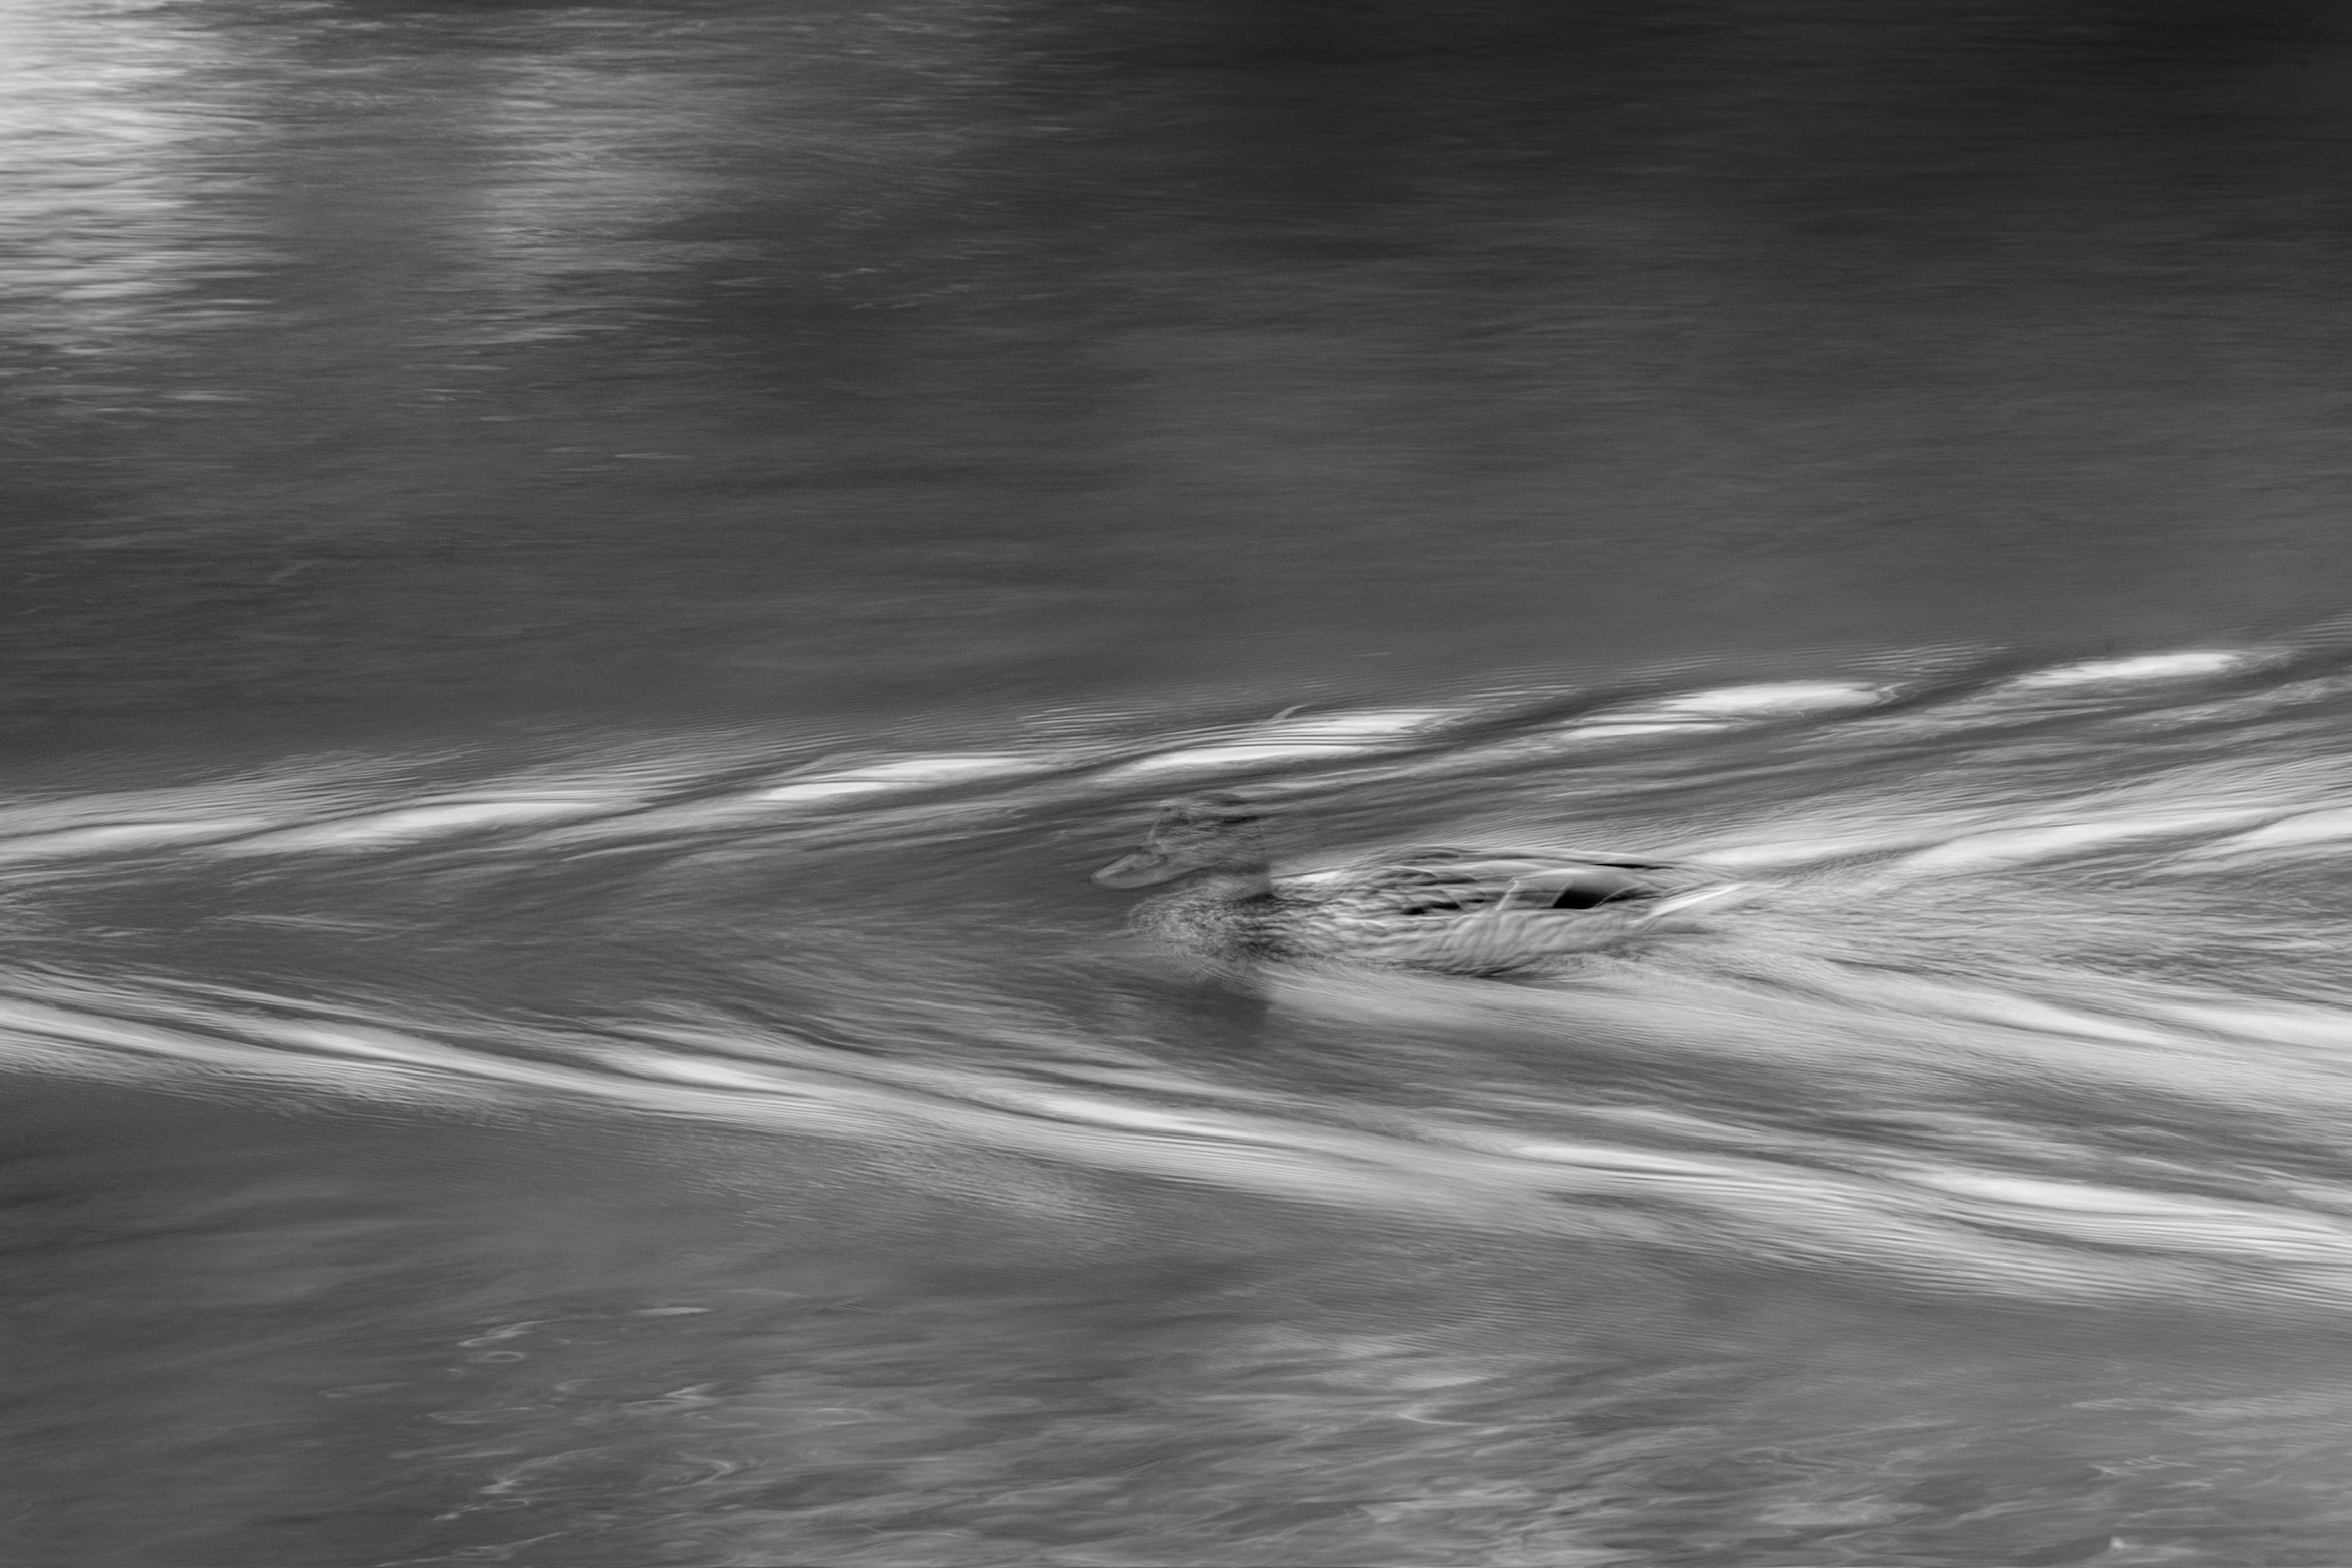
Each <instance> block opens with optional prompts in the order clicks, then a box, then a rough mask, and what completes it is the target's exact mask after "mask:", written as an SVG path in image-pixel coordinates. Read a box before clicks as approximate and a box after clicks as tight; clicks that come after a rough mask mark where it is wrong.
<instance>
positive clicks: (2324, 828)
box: [2197, 806, 2352, 855]
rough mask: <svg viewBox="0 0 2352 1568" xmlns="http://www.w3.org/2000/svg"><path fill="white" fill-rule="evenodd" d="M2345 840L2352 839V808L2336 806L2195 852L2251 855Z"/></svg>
mask: <svg viewBox="0 0 2352 1568" xmlns="http://www.w3.org/2000/svg"><path fill="white" fill-rule="evenodd" d="M2347 839H2352V806H2338V807H2335V808H2333V809H2330V810H2327V811H2309V812H2305V813H2304V814H2303V815H2302V816H2290V817H2287V818H2286V819H2285V820H2284V821H2281V822H2273V823H2272V824H2271V825H2270V826H2267V827H2258V828H2256V829H2254V830H2253V831H2252V833H2241V834H2239V835H2237V836H2236V837H2232V838H2224V839H2222V840H2221V842H2220V843H2218V844H2210V845H2207V846H2205V847H2203V848H2202V849H2200V850H2199V851H2197V853H2199V854H2202V855H2253V854H2260V853H2261V852H2263V851H2264V850H2268V849H2289V848H2303V847H2309V846H2312V845H2316V844H2330V843H2339V842H2342V841H2344V840H2347Z"/></svg>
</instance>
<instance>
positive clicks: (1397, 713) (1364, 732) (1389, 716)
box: [1107, 708, 1457, 780]
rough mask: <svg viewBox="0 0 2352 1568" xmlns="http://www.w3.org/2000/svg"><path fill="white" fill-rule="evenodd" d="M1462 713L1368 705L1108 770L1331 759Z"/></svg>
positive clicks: (1117, 773)
mask: <svg viewBox="0 0 2352 1568" xmlns="http://www.w3.org/2000/svg"><path fill="white" fill-rule="evenodd" d="M1455 717H1457V715H1455V714H1454V713H1453V712H1451V711H1449V710H1445V709H1441V708H1391V709H1363V710H1357V711H1355V712H1351V713H1332V714H1324V715H1320V716H1318V717H1316V718H1313V719H1289V720H1281V721H1275V722H1272V723H1266V724H1259V725H1254V726H1252V727H1251V728H1249V729H1247V730H1244V731H1236V732H1234V733H1233V734H1230V735H1227V736H1224V737H1222V738H1220V739H1216V740H1213V741H1209V742H1205V743H1203V744H1201V745H1197V746H1188V747H1184V748H1182V749H1181V750H1178V751H1172V752H1159V753H1157V754H1156V755H1153V756H1149V757H1139V758H1138V759H1136V760H1135V761H1134V762H1131V763H1126V764H1125V765H1123V766H1121V767H1118V768H1114V769H1112V770H1111V771H1110V773H1108V775H1107V776H1108V777H1110V778H1113V779H1118V780H1125V779H1129V778H1141V777H1150V776H1154V775H1157V774H1162V773H1217V772H1222V771H1224V770H1226V769H1231V768H1243V767H1255V766H1258V765H1261V764H1264V763H1294V762H1297V763H1314V762H1329V761H1333V760H1336V759H1339V758H1342V757H1348V756H1353V755H1357V754H1359V753H1361V752H1375V751H1380V750H1382V749H1385V748H1387V747H1390V746H1393V745H1396V744H1398V743H1400V742H1404V741H1408V740H1410V739H1411V738H1412V737H1413V736H1414V735H1415V734H1417V733H1418V732H1420V731H1425V730H1428V729H1431V728H1432V727H1433V726H1436V725H1438V724H1442V723H1444V722H1445V721H1447V720H1449V719H1454V718H1455Z"/></svg>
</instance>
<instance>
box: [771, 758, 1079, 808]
mask: <svg viewBox="0 0 2352 1568" xmlns="http://www.w3.org/2000/svg"><path fill="white" fill-rule="evenodd" d="M1052 763H1053V759H1051V758H1047V757H1033V756H1022V755H1017V754H1012V753H971V752H952V753H943V754H940V755H938V756H916V757H896V758H890V759H887V760H884V761H880V762H873V763H861V764H860V765H858V766H856V767H855V768H846V769H843V770H841V771H840V772H837V773H815V774H811V775H809V776H808V777H805V778H797V779H793V780H792V781H791V782H790V783H787V784H775V785H772V786H771V787H769V788H767V789H763V790H761V791H759V792H758V793H757V794H755V795H752V796H751V799H753V800H758V801H764V802H768V803H770V804H773V805H803V804H814V803H815V802H819V801H826V800H835V799H839V798H842V797H844V796H848V795H877V794H887V793H889V792H891V791H894V790H919V789H934V788H937V787H939V786H940V785H943V784H961V783H964V782H965V781H967V780H971V779H984V778H1006V777H1010V776H1012V775H1014V774H1018V773H1034V772H1036V771H1038V770H1039V769H1041V768H1045V767H1048V766H1051V765H1052Z"/></svg>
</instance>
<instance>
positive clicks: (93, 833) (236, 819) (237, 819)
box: [0, 816, 270, 860]
mask: <svg viewBox="0 0 2352 1568" xmlns="http://www.w3.org/2000/svg"><path fill="white" fill-rule="evenodd" d="M269 825H270V819H269V818H268V817H266V816H230V817H214V818H211V819H209V820H201V819H200V820H196V821H191V822H119V823H113V824H110V825H109V826H103V827H68V828H66V829H63V830H61V831H59V832H57V833H42V834H28V835H26V837H22V838H11V839H5V840H0V860H34V859H55V858H71V857H74V856H78V855H105V854H111V853H117V852H121V851H124V850H137V849H156V848H163V847H169V846H172V845H175V844H206V843H211V842H213V841H214V840H216V839H222V838H234V837H237V836H238V835H240V834H247V833H256V832H259V831H261V830H262V829H264V828H267V827H268V826H269Z"/></svg>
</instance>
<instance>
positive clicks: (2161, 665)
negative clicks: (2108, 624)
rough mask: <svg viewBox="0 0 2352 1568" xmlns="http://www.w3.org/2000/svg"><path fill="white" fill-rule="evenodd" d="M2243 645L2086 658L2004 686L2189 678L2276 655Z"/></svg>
mask: <svg viewBox="0 0 2352 1568" xmlns="http://www.w3.org/2000/svg"><path fill="white" fill-rule="evenodd" d="M2276 657H2277V656H2276V655H2274V654H2268V653H2264V652H2261V651H2257V650H2252V649H2246V648H2185V649H2182V650H2180V651H2179V652H2176V653H2148V654H2139V655H2136V656H2134V657H2132V658H2099V659H2090V660H2087V661H2085V662H2084V663H2081V664H2064V665H2059V666H2057V667H2055V668H2051V669H2043V670H2037V671H2035V672H2034V673H2032V674H2031V675H2021V676H2019V677H2018V678H2017V679H2014V680H2012V681H2011V682H2009V684H2008V688H2007V689H2010V690H2021V691H2046V690H2051V689H2056V688H2059V687H2066V686H2102V685H2110V684H2115V683H2118V682H2130V681H2143V680H2192V679H2197V678H2199V677H2201V676H2212V675H2225V674H2228V673H2230V672H2231V671H2233V670H2240V669H2247V668H2252V667H2253V666H2255V665H2257V664H2263V663H2266V662H2269V661H2270V660H2271V659H2273V658H2276Z"/></svg>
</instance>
